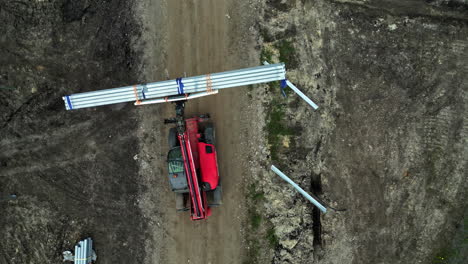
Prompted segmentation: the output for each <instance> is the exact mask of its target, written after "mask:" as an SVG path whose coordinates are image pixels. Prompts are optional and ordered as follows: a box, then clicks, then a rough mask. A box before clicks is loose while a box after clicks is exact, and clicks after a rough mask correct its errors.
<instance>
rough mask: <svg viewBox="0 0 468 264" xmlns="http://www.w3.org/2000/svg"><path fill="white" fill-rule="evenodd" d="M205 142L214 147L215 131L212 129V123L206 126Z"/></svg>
mask: <svg viewBox="0 0 468 264" xmlns="http://www.w3.org/2000/svg"><path fill="white" fill-rule="evenodd" d="M205 141H206V143H207V144H212V145H215V142H216V135H215V129H214V127H213V124H212V123H208V124H206V127H205Z"/></svg>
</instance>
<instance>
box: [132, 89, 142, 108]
mask: <svg viewBox="0 0 468 264" xmlns="http://www.w3.org/2000/svg"><path fill="white" fill-rule="evenodd" d="M133 92H134V93H135V98H136V104H137V105H139V104H140V103H141V101H140V98H138V92H137V86H136V85H133Z"/></svg>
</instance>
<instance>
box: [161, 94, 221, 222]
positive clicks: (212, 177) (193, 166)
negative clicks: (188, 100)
mask: <svg viewBox="0 0 468 264" xmlns="http://www.w3.org/2000/svg"><path fill="white" fill-rule="evenodd" d="M184 107H185V101H178V102H176V117H175V118H171V119H166V120H164V123H166V124H170V123H174V124H175V125H176V126H175V127H173V128H171V129H170V130H169V139H168V143H169V152H168V154H167V166H168V174H169V175H168V177H169V182H170V186H171V189H172V191H173V192H175V193H176V209H177V211H188V210H190V217H191V219H192V220H202V219H206V218H207V217H208V216H209V215H210V214H211V208H212V207H214V206H219V205H220V204H221V193H222V189H221V184H220V180H219V173H218V162H217V157H216V148H215V130H214V127H213V125H212V124H211V123H209V122H207V121H208V119H209V115H208V114H206V115H200V116H196V117H192V118H187V119H185V117H184Z"/></svg>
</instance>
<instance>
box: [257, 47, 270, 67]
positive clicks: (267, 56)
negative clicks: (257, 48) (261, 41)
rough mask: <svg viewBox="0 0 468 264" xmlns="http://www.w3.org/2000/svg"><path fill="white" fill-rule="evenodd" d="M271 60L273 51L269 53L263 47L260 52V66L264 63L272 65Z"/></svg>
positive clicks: (266, 48)
mask: <svg viewBox="0 0 468 264" xmlns="http://www.w3.org/2000/svg"><path fill="white" fill-rule="evenodd" d="M272 59H273V51H271V50H270V49H269V48H268V47H265V46H263V48H262V51H261V52H260V64H262V65H263V62H264V61H267V62H269V63H272Z"/></svg>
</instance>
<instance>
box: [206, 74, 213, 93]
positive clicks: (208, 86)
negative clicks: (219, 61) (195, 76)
mask: <svg viewBox="0 0 468 264" xmlns="http://www.w3.org/2000/svg"><path fill="white" fill-rule="evenodd" d="M206 91H207V92H208V93H211V92H213V83H212V81H211V75H210V74H207V75H206Z"/></svg>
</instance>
